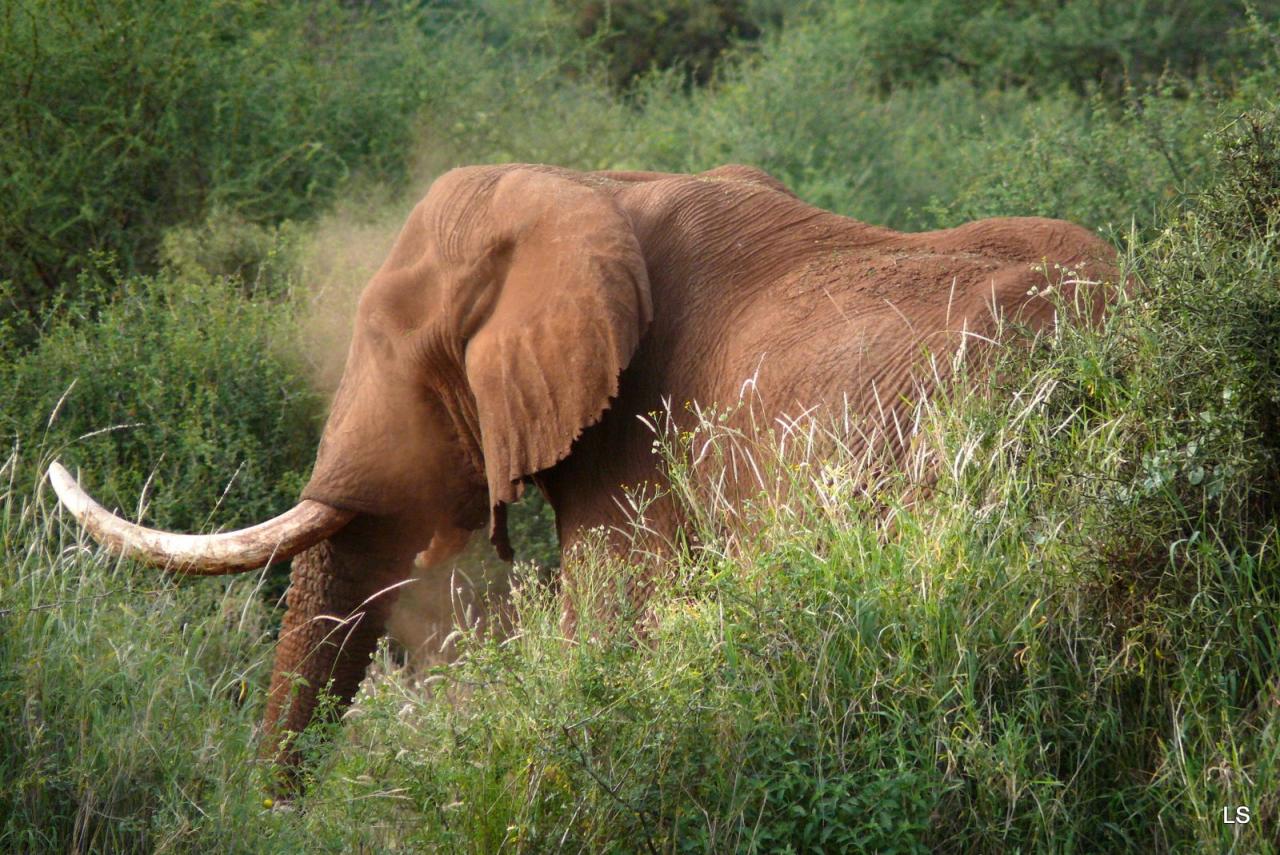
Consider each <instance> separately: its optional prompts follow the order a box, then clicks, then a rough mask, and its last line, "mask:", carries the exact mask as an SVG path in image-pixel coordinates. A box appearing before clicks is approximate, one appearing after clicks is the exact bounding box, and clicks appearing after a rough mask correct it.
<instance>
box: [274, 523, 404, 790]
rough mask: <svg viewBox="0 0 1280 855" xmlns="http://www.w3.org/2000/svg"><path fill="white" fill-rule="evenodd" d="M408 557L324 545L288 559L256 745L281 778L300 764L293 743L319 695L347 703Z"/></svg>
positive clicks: (332, 543)
mask: <svg viewBox="0 0 1280 855" xmlns="http://www.w3.org/2000/svg"><path fill="white" fill-rule="evenodd" d="M340 537H341V536H339V538H340ZM412 555H413V552H412V551H411V550H409V551H406V552H404V553H403V555H402V556H396V557H391V556H388V555H370V553H369V552H367V551H365V550H361V549H353V548H351V547H350V546H349V545H346V544H344V543H343V542H341V540H340V539H330V540H326V541H324V542H322V543H320V544H318V545H316V546H313V547H311V548H310V549H308V550H306V551H305V552H303V553H301V554H300V555H299V556H298V557H296V558H295V559H294V562H293V572H292V575H291V577H290V584H289V592H288V595H287V604H288V610H287V611H286V612H285V617H284V624H283V626H282V627H281V630H280V642H279V645H278V646H277V648H276V660H275V667H274V669H273V672H272V676H271V690H270V694H269V696H268V699H267V711H266V715H265V718H264V725H263V742H262V750H263V753H264V755H266V756H268V757H271V758H273V759H274V760H275V761H276V762H277V763H279V764H280V765H281V766H282V767H284V770H285V771H286V774H288V772H289V770H292V769H296V767H297V765H298V762H299V760H300V759H301V758H300V756H299V755H298V753H297V751H296V750H295V749H294V747H293V746H292V744H291V743H292V739H293V736H294V735H296V734H297V733H300V732H301V731H302V730H303V729H305V728H306V726H307V725H308V724H309V723H310V722H311V720H312V718H313V716H314V714H315V707H316V703H317V700H318V697H319V694H320V692H321V691H323V690H326V689H327V691H329V692H330V693H332V694H333V695H335V696H336V697H337V699H338V702H339V710H340V709H342V708H343V707H345V706H346V705H347V704H349V703H350V702H351V699H352V697H354V695H355V692H356V689H357V688H358V687H359V685H360V681H361V680H362V679H363V678H364V674H365V669H366V668H367V666H368V664H369V660H370V657H371V656H372V654H373V652H374V649H375V648H376V647H377V644H378V639H379V638H381V637H382V634H383V630H384V629H385V627H386V623H387V617H388V615H389V614H390V613H391V607H392V605H393V604H394V602H395V599H396V594H397V593H398V590H396V589H394V588H392V586H394V585H395V584H396V583H397V582H400V581H402V580H403V579H404V578H406V577H407V576H408V573H409V570H410V568H411V564H412ZM388 589H390V590H388Z"/></svg>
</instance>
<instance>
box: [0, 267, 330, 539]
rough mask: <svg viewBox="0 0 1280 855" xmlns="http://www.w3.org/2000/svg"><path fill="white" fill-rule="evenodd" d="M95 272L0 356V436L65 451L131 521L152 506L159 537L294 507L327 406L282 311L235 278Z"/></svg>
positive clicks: (280, 305)
mask: <svg viewBox="0 0 1280 855" xmlns="http://www.w3.org/2000/svg"><path fill="white" fill-rule="evenodd" d="M100 272H101V276H102V280H103V281H92V280H90V279H89V277H88V276H83V277H82V283H83V287H84V296H83V297H81V298H77V299H75V300H69V301H66V302H62V303H60V304H58V306H57V308H56V310H55V311H52V312H51V313H50V314H49V315H48V317H47V320H46V327H45V329H44V332H43V335H42V337H41V338H40V340H39V342H38V343H37V344H36V346H34V347H32V348H29V349H24V350H19V349H18V348H16V347H10V348H8V349H0V352H4V353H5V356H6V358H5V359H4V361H3V362H0V386H3V387H4V389H5V390H6V395H5V399H4V401H3V402H2V403H0V435H2V436H4V437H6V439H7V441H10V442H13V441H16V442H17V443H18V445H19V446H20V447H21V448H23V449H24V450H30V449H37V448H41V449H46V450H47V451H48V452H49V453H51V454H56V455H58V456H60V457H61V458H62V459H63V462H64V463H66V464H67V465H68V466H70V467H71V468H72V470H73V471H74V470H76V469H79V470H80V472H81V473H82V475H83V477H84V479H85V486H86V488H87V489H89V490H90V492H92V493H94V494H95V495H96V496H98V497H99V498H100V499H101V500H102V501H103V502H104V504H107V505H108V506H114V507H118V508H123V509H124V511H125V513H126V515H128V516H136V515H137V514H138V512H139V504H138V503H139V502H140V501H143V500H144V498H145V501H146V503H147V509H148V510H147V515H146V516H147V519H148V521H149V522H150V523H151V524H153V525H158V526H160V527H162V528H171V529H174V530H185V531H198V530H204V529H207V528H208V527H209V525H210V524H215V525H218V526H233V525H238V524H248V523H252V522H260V521H261V520H263V519H266V518H268V517H269V516H272V515H274V514H276V513H280V512H281V511H282V510H284V509H285V508H287V507H290V506H291V505H292V504H293V503H294V502H295V501H296V500H297V496H298V493H299V491H300V490H301V488H302V485H303V483H304V482H305V478H306V475H307V473H308V471H309V469H310V465H311V462H312V461H313V459H314V455H315V447H316V442H317V439H318V418H317V416H318V411H319V401H318V400H317V397H316V395H315V393H313V392H312V391H311V390H310V388H309V386H308V384H307V382H306V380H305V378H304V376H303V374H302V369H301V366H300V365H299V364H297V363H296V362H295V360H294V359H293V358H291V356H290V351H291V349H292V347H291V345H292V343H293V339H292V336H293V333H292V316H291V312H290V309H289V308H288V306H287V305H285V304H283V303H282V302H281V301H280V300H279V298H275V299H271V298H266V297H257V298H248V297H245V296H244V295H243V292H242V285H241V283H240V282H239V281H237V280H234V279H209V280H206V281H204V282H200V283H192V282H184V281H182V280H180V279H177V278H174V277H173V276H171V275H169V274H161V275H158V276H154V277H130V278H124V279H120V278H117V276H116V275H115V274H114V273H113V272H112V271H111V270H110V269H109V268H107V269H105V270H102V271H100ZM95 291H98V293H95ZM22 459H23V460H24V461H25V463H27V464H34V463H36V462H37V461H36V460H34V459H33V458H32V457H31V456H29V455H28V454H26V453H24V456H23V458H22ZM21 480H22V481H24V482H25V481H28V480H29V481H32V482H34V480H35V479H34V477H33V473H29V472H23V474H22V477H21Z"/></svg>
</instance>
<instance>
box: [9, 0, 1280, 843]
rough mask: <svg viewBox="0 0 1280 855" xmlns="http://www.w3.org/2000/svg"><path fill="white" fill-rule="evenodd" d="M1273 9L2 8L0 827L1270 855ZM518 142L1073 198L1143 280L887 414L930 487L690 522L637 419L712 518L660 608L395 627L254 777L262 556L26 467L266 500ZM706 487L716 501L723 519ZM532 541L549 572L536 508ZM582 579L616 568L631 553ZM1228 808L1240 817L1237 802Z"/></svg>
mask: <svg viewBox="0 0 1280 855" xmlns="http://www.w3.org/2000/svg"><path fill="white" fill-rule="evenodd" d="M1278 19H1280V9H1277V8H1276V7H1275V5H1274V4H1273V3H1270V2H1266V3H1264V2H1262V0H1258V2H1256V3H1255V4H1253V5H1248V4H1246V3H1237V2H1233V0H1144V2H1141V3H1110V2H1102V0H1055V1H1054V2H1040V0H1008V2H995V0H922V2H909V3H908V2H902V0H857V2H852V0H851V2H836V0H810V2H803V3H798V4H797V3H784V2H781V0H712V2H693V0H654V2H634V1H633V0H616V2H607V0H510V2H500V0H437V2H429V0H421V2H409V3H390V2H378V0H369V2H341V3H340V2H334V0H328V2H306V3H303V2H280V3H259V2H252V0H204V2H196V0H176V2H170V3H165V4H160V3H155V2H145V0H105V2H99V3H95V4H83V3H72V2H66V0H17V2H12V3H8V4H6V5H5V6H4V9H3V11H2V12H0V307H2V308H0V390H3V394H2V395H0V434H2V435H3V436H4V438H5V442H6V443H7V445H6V447H7V449H8V452H7V457H6V458H5V459H4V461H3V463H0V476H3V477H0V495H2V496H3V507H2V508H0V550H2V557H0V719H2V720H3V721H4V722H6V726H5V727H4V728H3V730H2V731H0V849H4V850H6V851H23V852H37V851H68V850H71V851H121V850H124V851H209V850H217V851H249V852H263V851H282V852H289V851H300V850H304V851H317V850H325V851H328V850H333V851H353V850H355V851H383V850H404V851H474V852H492V851H513V852H516V851H528V852H544V851H584V852H596V851H616V852H630V851H640V852H659V851H661V852H676V851H679V852H686V851H687V852H706V851H717V852H718V851H728V850H737V851H758V852H773V851H791V852H818V851H857V850H863V851H878V852H884V851H931V850H944V851H1015V850H1021V851H1025V850H1033V851H1041V850H1052V851H1086V852H1092V851H1122V850H1138V851H1153V850H1154V851H1174V850H1178V851H1192V850H1194V851H1202V850H1208V851H1241V852H1243V851H1249V852H1257V851H1276V849H1277V847H1278V846H1280V787H1277V786H1276V782H1277V780H1280V679H1278V678H1277V662H1280V559H1278V558H1277V547H1278V546H1280V544H1278V543H1277V531H1276V520H1277V517H1276V507H1277V505H1276V497H1277V488H1278V487H1280V480H1278V479H1280V460H1278V458H1277V451H1278V450H1280V393H1278V392H1277V390H1280V260H1278V258H1277V254H1278V253H1280V105H1278V103H1277V96H1276V93H1277V92H1280V24H1278V23H1277V21H1278ZM510 160H519V161H535V162H537V161H545V162H555V163H559V164H562V165H565V166H570V167H576V168H582V169H604V168H610V169H626V168H644V169H661V170H671V171H694V170H701V169H706V168H710V167H713V166H716V165H719V164H721V163H726V162H742V163H749V164H753V165H756V166H760V167H762V168H764V169H766V170H768V171H769V172H771V173H773V174H774V175H776V176H777V177H779V178H780V179H782V180H783V181H784V182H786V183H787V184H788V185H789V186H791V187H792V188H793V189H794V190H795V191H796V192H797V193H798V194H799V195H800V196H801V197H802V198H804V199H806V200H808V201H810V202H811V203H813V204H816V205H820V206H822V207H826V208H830V209H832V210H835V211H838V212H841V213H844V214H848V215H850V216H854V217H857V218H859V219H862V220H867V221H872V222H877V223H882V224H886V225H890V226H894V227H897V228H911V229H926V228H937V227H944V226H949V225H954V224H957V223H959V222H962V221H965V220H967V219H971V218H974V217H979V216H988V215H998V214H1040V215H1047V216H1055V217H1064V218H1067V219H1071V220H1075V221H1077V222H1080V223H1083V224H1086V225H1088V226H1090V227H1092V228H1095V229H1097V230H1099V231H1100V232H1101V233H1102V234H1104V235H1107V236H1108V237H1110V238H1111V239H1112V240H1113V241H1114V242H1115V243H1116V244H1117V245H1118V246H1119V247H1120V248H1121V249H1122V250H1123V252H1124V253H1125V258H1126V265H1127V267H1126V269H1127V270H1128V271H1129V272H1130V273H1131V274H1132V275H1133V277H1134V280H1135V282H1137V283H1138V284H1137V287H1136V290H1135V292H1134V294H1133V296H1132V298H1131V299H1128V300H1126V301H1124V302H1123V303H1122V304H1121V305H1120V306H1118V307H1117V308H1116V310H1115V312H1114V313H1113V315H1112V316H1111V317H1110V318H1109V319H1108V321H1107V323H1106V324H1105V325H1104V326H1103V327H1101V328H1100V329H1096V330H1074V329H1069V328H1063V329H1061V330H1058V331H1057V332H1056V333H1054V334H1053V335H1049V336H1046V337H1044V338H1042V339H1040V340H1038V341H1036V342H1034V344H1033V347H1032V348H1031V351H1030V353H1031V358H1030V359H1028V358H1027V356H1026V353H1027V351H1026V350H1019V351H1015V352H1013V353H1010V354H1008V355H1006V356H1004V357H1002V360H1003V361H1002V364H1001V365H1000V370H998V371H997V372H995V375H994V377H993V379H990V380H984V381H981V382H977V381H975V383H974V384H972V385H973V387H974V388H973V391H972V393H971V394H967V395H964V396H957V397H955V398H954V399H949V400H943V401H938V402H936V403H935V404H934V405H933V406H932V407H931V408H930V409H929V410H928V411H927V412H926V413H924V414H923V415H924V418H923V422H922V423H923V425H924V427H923V429H922V436H921V443H920V445H921V453H920V458H919V460H918V461H917V464H918V466H920V467H923V468H927V469H928V470H929V471H931V472H933V473H935V477H936V478H937V487H936V489H935V491H934V492H933V493H931V494H930V495H929V496H926V497H920V496H918V495H915V494H914V493H913V492H912V491H911V490H910V488H909V483H908V482H909V480H910V479H908V478H905V477H904V478H887V479H885V480H884V481H883V482H880V483H877V484H875V485H873V486H874V489H873V490H871V491H870V493H869V492H868V490H867V489H866V488H867V484H866V483H865V478H864V477H863V476H861V475H860V474H859V472H860V470H859V469H858V465H857V464H858V461H857V460H856V459H855V458H854V456H853V455H847V456H844V457H837V458H836V459H835V460H829V459H828V460H817V459H812V460H805V459H801V460H800V461H798V462H797V461H796V460H795V459H794V458H786V459H783V458H782V457H778V456H777V455H775V454H773V452H772V450H771V449H769V448H757V449H755V453H757V454H759V455H760V459H761V461H762V463H767V462H768V461H772V462H771V463H768V465H765V467H764V468H765V471H766V472H768V473H770V475H769V477H770V478H772V479H773V480H772V481H771V482H770V483H771V484H774V485H777V484H784V485H786V486H787V488H788V489H787V490H786V493H787V496H788V498H787V501H786V502H781V501H774V502H769V501H762V502H760V503H759V504H758V506H753V507H752V508H751V509H742V508H733V507H727V506H725V505H724V504H723V503H722V501H721V499H720V498H719V497H717V496H715V495H706V494H705V493H703V492H700V491H698V490H697V489H696V488H695V485H696V483H697V479H696V478H694V477H693V475H692V473H690V472H689V468H688V460H687V456H685V455H684V454H683V450H682V448H681V446H680V445H679V443H675V444H671V445H669V446H668V447H667V449H666V452H667V453H668V454H669V455H670V456H671V463H672V467H673V471H674V472H675V473H676V478H675V489H676V490H677V492H678V493H679V494H680V495H681V498H682V500H683V501H685V502H687V503H688V505H689V508H690V510H691V512H692V513H693V515H694V517H695V518H697V519H702V520H707V521H708V523H707V525H706V530H705V531H703V532H701V534H702V538H701V542H702V543H703V544H704V546H703V547H701V548H700V550H699V551H698V552H697V553H695V554H690V555H686V556H683V557H682V558H681V559H680V560H679V561H678V562H676V566H675V567H674V569H673V573H672V576H673V578H672V581H671V584H670V585H669V587H668V588H667V589H664V590H662V591H660V592H659V593H658V595H657V600H656V603H657V605H656V606H655V610H656V611H655V615H656V617H655V618H654V621H653V628H652V629H651V631H650V634H649V636H647V637H646V638H645V639H644V640H643V641H642V642H639V643H637V641H636V640H635V639H634V638H633V637H632V636H631V630H630V628H629V625H626V624H625V622H624V624H623V625H613V626H601V627H594V628H593V629H594V633H591V632H583V633H582V634H581V636H580V637H581V639H582V640H581V641H580V643H570V642H566V641H565V640H564V639H562V638H560V637H559V631H558V605H557V603H556V601H555V598H554V596H553V595H552V594H551V593H550V592H549V591H548V590H546V589H545V588H543V587H542V586H541V585H540V584H539V583H538V581H537V579H538V574H537V573H535V572H531V571H528V570H525V571H521V572H522V574H523V576H522V578H523V580H524V584H523V585H522V586H521V587H520V589H519V592H518V594H517V608H518V611H519V614H520V626H521V632H520V633H519V634H518V635H517V636H516V637H515V638H513V639H512V640H510V641H508V642H506V643H502V644H499V643H497V642H496V641H486V640H485V639H482V638H475V637H470V636H468V637H464V638H463V639H462V641H461V646H462V648H463V650H464V656H463V658H462V659H461V660H460V661H459V662H458V663H457V664H455V665H453V666H449V667H441V668H438V669H435V670H434V671H433V672H432V673H431V674H430V675H429V676H428V678H427V679H426V681H425V682H426V684H427V685H425V686H424V685H423V681H422V680H421V679H420V678H419V677H416V676H414V675H410V674H407V673H405V672H403V671H400V670H397V669H396V667H395V658H394V656H392V655H391V653H390V652H387V653H384V654H382V656H381V658H380V665H381V667H380V671H381V673H380V675H379V676H378V677H377V678H376V679H374V680H371V681H369V683H367V685H366V689H365V696H364V697H362V700H361V703H360V704H359V705H358V709H357V710H356V711H355V712H354V713H352V714H350V715H349V716H348V718H349V719H350V720H349V721H347V722H346V723H345V724H344V726H343V727H341V728H340V729H332V728H331V730H332V731H333V732H331V733H328V734H324V733H317V734H315V736H316V738H317V739H318V740H319V741H323V739H322V738H323V737H326V736H327V737H328V738H329V742H327V743H325V746H324V747H323V748H322V749H319V750H318V751H317V752H316V755H317V759H316V761H315V764H314V768H312V769H311V770H310V772H311V774H312V775H313V778H314V781H313V784H312V786H311V787H310V788H309V789H308V791H307V793H306V795H305V796H303V797H302V798H301V799H300V800H299V801H298V802H297V803H296V804H295V805H294V809H293V810H291V811H282V810H278V809H277V810H272V809H269V808H268V807H267V806H265V805H264V802H263V798H264V795H263V794H264V790H263V787H262V784H263V781H264V775H265V773H264V771H263V770H262V769H261V768H260V767H259V766H258V765H257V764H256V763H255V762H254V759H253V758H254V756H255V747H254V728H255V725H256V722H257V720H258V718H259V714H260V708H261V704H262V695H263V685H264V682H265V677H266V673H267V670H268V668H269V660H270V655H271V651H272V633H273V631H274V626H275V624H276V621H277V614H276V608H277V603H276V600H277V598H278V595H279V592H280V590H281V588H282V582H281V578H282V576H281V574H282V573H283V570H282V569H279V568H278V569H277V570H276V571H274V572H272V573H263V574H259V575H257V576H256V577H254V578H249V579H241V580H234V581H227V582H209V581H204V582H200V583H198V584H192V583H181V584H179V583H175V582H174V581H172V580H169V579H164V578H160V577H158V576H156V575H155V574H153V573H150V572H147V571H145V570H142V569H140V568H138V567H136V566H134V565H132V564H130V563H129V562H120V561H116V560H114V559H111V558H110V557H108V556H105V555H103V554H102V553H101V552H99V551H97V550H96V549H94V548H92V547H91V546H90V545H89V544H87V543H86V542H85V540H84V538H83V536H82V535H81V534H80V533H78V532H77V531H76V530H75V528H74V527H73V526H71V525H69V524H68V522H67V521H66V520H64V519H63V518H61V517H60V516H59V515H58V514H57V513H56V511H55V509H54V502H53V500H52V496H51V495H49V494H48V491H47V490H46V489H45V488H44V487H43V486H42V483H41V478H42V473H43V471H44V468H45V466H46V465H47V462H48V461H49V460H50V459H51V458H52V457H54V456H59V457H61V458H63V459H65V460H67V461H68V462H70V463H72V464H74V465H75V466H78V467H79V468H81V470H82V472H84V473H85V475H86V477H87V478H88V479H89V481H90V483H89V486H90V488H91V489H92V490H93V491H94V492H95V493H96V494H98V495H99V496H101V497H102V498H103V500H104V501H105V502H106V503H108V504H113V505H115V506H117V507H123V508H125V509H126V510H127V511H129V512H130V513H136V514H140V515H142V516H143V517H145V518H146V519H147V520H148V521H150V522H151V523H153V524H156V525H160V526H164V527H173V528H180V529H189V530H207V529H208V528H210V527H212V526H215V525H217V526H224V525H236V524H243V523H247V522H250V521H253V520H258V519H261V518H262V517H265V516H267V515H269V514H271V513H275V512H278V511H279V510H281V509H283V508H284V507H286V506H287V505H288V504H290V503H291V502H292V501H293V499H294V498H295V497H296V494H297V492H298V489H299V488H300V485H301V484H302V483H303V482H304V481H305V478H306V474H307V470H308V467H309V466H310V463H311V459H312V455H313V453H314V447H315V441H316V437H317V431H318V427H319V425H320V423H321V420H322V417H323V410H324V402H325V399H326V395H327V393H328V391H329V390H331V389H332V386H333V384H334V383H335V382H336V371H337V370H338V368H339V367H340V365H341V361H342V358H343V353H344V339H345V336H346V335H347V331H348V328H347V324H348V323H349V318H350V314H351V307H352V305H353V301H354V297H355V294H356V293H357V292H358V289H359V287H360V286H361V285H362V284H363V281H364V279H365V278H366V277H367V276H368V274H369V273H370V272H371V271H372V269H373V268H374V267H376V265H377V264H378V263H379V261H380V260H381V258H382V256H383V254H384V253H385V251H386V248H387V247H388V246H389V244H390V241H391V240H392V239H393V237H394V235H395V232H396V230H397V228H398V227H399V224H400V222H401V221H402V219H403V216H404V212H406V211H407V210H408V209H409V207H410V206H411V205H412V203H413V201H415V200H416V199H417V198H418V197H419V196H420V195H421V194H422V193H423V192H424V190H425V188H426V186H427V185H428V184H429V183H430V181H431V179H432V178H433V177H434V176H435V175H437V174H438V173H440V172H441V171H443V170H445V169H447V168H449V167H451V166H454V165H458V164H464V163H478V162H493V161H510ZM702 433H703V434H710V435H713V436H715V438H716V440H717V441H718V442H720V443H721V444H722V445H724V444H729V443H733V442H736V441H739V440H738V439H737V438H734V437H731V436H718V435H716V426H715V423H714V421H713V420H712V421H708V423H707V424H706V425H704V427H703V431H702ZM801 464H803V465H801ZM860 479H861V480H860ZM767 492H768V491H766V493H767ZM868 495H872V496H874V498H875V503H874V507H875V508H878V509H880V511H878V512H873V511H872V510H871V507H872V504H871V503H870V500H869V499H868V498H867V497H868ZM140 497H141V498H140ZM884 508H888V509H889V513H888V514H885V513H884V512H883V509H884ZM744 513H745V514H750V515H754V516H753V518H752V521H753V522H754V523H755V525H753V526H744V527H743V529H742V531H743V532H746V531H751V532H753V533H752V534H751V535H747V534H745V533H739V534H736V535H729V534H725V533H724V532H723V531H721V530H720V529H719V527H718V526H717V525H715V524H714V522H715V521H716V520H717V519H720V518H723V516H724V515H726V514H744ZM517 528H518V532H517V548H518V553H519V556H520V557H522V558H524V559H526V560H531V561H535V562H543V563H551V562H554V560H555V557H554V556H555V545H554V542H553V536H552V535H551V533H550V530H549V527H548V525H547V511H546V509H545V508H542V507H540V506H537V505H536V504H531V505H530V506H528V507H523V508H522V509H521V513H520V515H519V521H518V526H517ZM591 572H595V573H597V574H598V576H599V580H598V581H599V584H600V586H601V589H602V591H601V595H605V596H607V595H608V592H609V591H610V590H612V587H611V584H610V582H609V580H610V579H616V578H617V577H618V575H620V574H623V575H625V573H626V572H627V571H626V568H620V567H612V566H609V565H608V562H606V561H605V560H604V559H603V558H602V557H598V558H597V560H596V561H595V564H594V565H593V570H592V571H591ZM587 639H590V640H589V641H588V640H587ZM1236 806H1247V807H1249V808H1250V811H1251V817H1252V820H1251V821H1250V822H1249V823H1247V824H1240V823H1236V824H1226V823H1224V821H1223V809H1224V808H1230V809H1231V810H1234V808H1235V807H1236Z"/></svg>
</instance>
